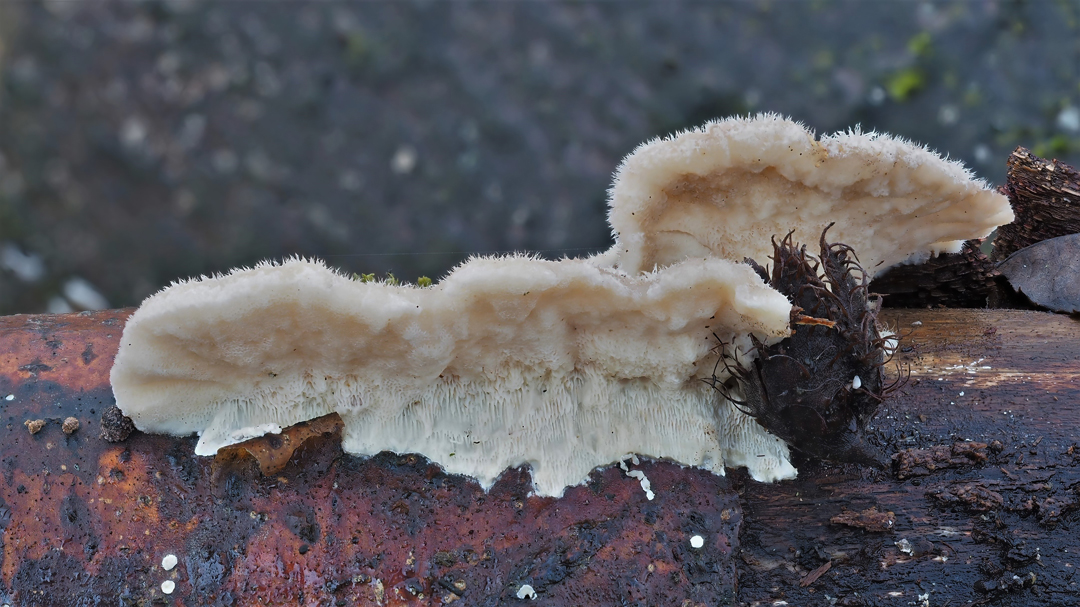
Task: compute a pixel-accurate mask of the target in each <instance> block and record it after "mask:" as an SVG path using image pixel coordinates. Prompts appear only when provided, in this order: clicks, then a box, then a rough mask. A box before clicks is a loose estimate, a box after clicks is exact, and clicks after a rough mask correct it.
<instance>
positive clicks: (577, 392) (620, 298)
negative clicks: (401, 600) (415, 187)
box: [112, 257, 794, 495]
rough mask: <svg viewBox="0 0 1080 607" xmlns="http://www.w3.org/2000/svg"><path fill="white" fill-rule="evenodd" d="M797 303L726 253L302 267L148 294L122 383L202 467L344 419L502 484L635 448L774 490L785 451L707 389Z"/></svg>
mask: <svg viewBox="0 0 1080 607" xmlns="http://www.w3.org/2000/svg"><path fill="white" fill-rule="evenodd" d="M790 307H791V306H790V303H789V302H788V301H787V299H786V298H784V297H783V296H782V295H780V294H779V293H778V292H776V291H774V290H773V289H771V288H770V287H768V286H766V285H765V283H764V282H763V281H762V280H761V278H760V277H758V276H757V275H756V274H755V273H754V271H753V270H752V269H751V268H750V267H749V266H746V265H743V264H736V263H734V262H731V261H728V260H723V259H716V258H709V259H696V260H688V261H685V262H683V263H679V264H675V265H673V266H671V267H668V268H665V269H663V270H661V271H659V272H655V273H650V274H642V275H635V276H628V275H626V274H625V273H623V272H621V271H618V270H613V269H610V268H599V267H596V266H595V265H593V264H592V263H589V262H588V261H583V260H562V261H543V260H538V259H531V258H527V257H506V258H498V259H473V260H470V261H469V262H467V263H465V264H464V265H462V266H461V267H459V268H457V269H456V270H455V271H454V272H452V273H451V274H450V275H449V276H447V277H446V278H445V279H444V280H442V281H441V282H440V283H438V284H437V285H434V286H432V287H427V288H423V289H421V288H417V287H410V286H404V285H399V286H393V285H389V284H386V283H374V282H367V283H365V282H360V281H354V280H351V279H349V278H347V277H345V276H342V275H340V274H337V273H335V272H334V271H332V270H330V269H327V268H326V267H325V266H324V265H322V264H321V263H316V262H309V261H303V260H291V261H288V262H285V263H284V264H281V265H271V264H264V265H260V266H258V267H256V268H254V269H246V270H237V271H234V272H233V273H231V274H229V275H227V276H220V277H217V278H212V279H204V280H196V281H190V282H185V283H180V284H175V285H173V286H171V287H169V288H168V289H166V290H164V291H162V292H160V293H158V294H157V295H154V296H153V297H151V298H149V299H148V300H147V301H146V302H144V303H143V305H142V307H140V308H139V310H138V311H136V312H135V314H133V315H132V317H131V318H130V319H129V320H128V323H127V326H126V327H125V329H124V337H123V341H122V345H121V348H120V351H119V353H118V354H117V357H116V363H115V366H114V367H113V372H112V383H113V390H114V392H115V394H116V397H117V406H119V407H120V408H121V409H122V410H123V411H124V414H125V415H128V416H129V417H131V418H132V420H133V421H134V422H135V425H136V426H137V427H139V428H140V429H142V430H144V431H149V432H164V433H169V434H177V435H183V434H189V433H192V432H198V433H200V439H199V442H198V445H197V446H196V453H198V454H200V455H212V454H214V453H215V452H216V451H217V450H218V449H219V448H221V447H223V446H226V445H230V444H234V443H236V442H239V441H238V440H237V439H240V438H243V437H248V436H251V435H252V434H253V431H254V430H255V429H260V428H262V429H274V428H277V427H285V426H289V425H292V424H295V423H298V422H301V421H303V420H306V419H311V418H314V417H318V416H320V415H325V414H328V413H330V412H334V411H336V412H338V413H339V414H340V415H341V418H342V420H343V421H344V422H345V429H344V438H343V447H344V449H345V450H346V451H348V452H350V453H355V454H361V455H373V454H376V453H379V452H380V451H384V450H388V451H395V452H398V453H420V454H423V455H425V456H427V457H429V458H431V459H432V460H434V461H436V462H438V463H440V464H441V465H442V466H443V467H444V468H445V469H446V470H447V471H448V472H452V473H461V474H468V475H471V476H474V477H476V478H477V479H478V480H479V481H480V483H481V484H482V485H483V486H485V487H487V486H490V485H491V483H492V482H493V481H494V480H495V478H496V477H497V476H498V475H499V474H500V473H501V472H502V471H503V470H505V469H506V468H508V467H513V466H519V465H522V464H526V463H528V464H531V466H532V474H533V481H534V483H535V485H536V489H537V492H538V493H540V494H543V495H561V494H562V492H563V489H564V488H565V487H566V486H567V485H574V484H578V483H580V482H582V481H584V480H585V479H586V477H587V476H588V474H589V472H590V471H591V470H592V469H593V468H595V467H596V466H600V465H604V464H609V463H612V462H615V461H617V460H618V459H619V457H620V456H622V455H623V454H625V453H642V454H646V455H649V456H652V457H656V458H664V457H667V458H671V459H674V460H676V461H679V462H682V463H684V464H688V465H694V466H701V467H703V468H706V469H708V470H712V471H713V472H716V473H718V474H722V473H723V466H724V465H725V463H727V464H728V465H734V466H748V467H749V468H750V472H751V474H752V475H753V476H754V477H755V478H758V479H761V480H775V479H778V478H787V477H791V476H792V475H793V474H794V468H792V467H791V464H790V463H788V459H787V456H788V452H787V448H786V446H785V445H784V444H783V443H782V442H780V441H778V440H777V439H775V438H774V437H772V436H770V435H768V434H766V433H765V431H764V430H762V429H761V428H760V426H758V424H757V423H756V422H754V421H753V420H752V419H751V418H749V417H747V416H745V415H743V414H742V413H740V412H739V411H738V410H737V409H735V407H734V406H733V405H731V404H730V403H726V402H718V398H717V393H716V391H715V390H713V389H712V388H711V387H710V386H709V385H708V384H706V383H705V382H704V381H703V379H704V378H706V377H709V376H710V375H711V374H712V372H713V369H714V367H715V364H716V356H717V352H716V351H715V350H716V345H717V342H716V337H714V334H715V335H716V336H717V337H720V338H721V339H723V340H724V341H725V342H727V343H735V344H739V345H741V346H742V348H743V350H744V351H745V350H747V349H748V348H749V346H750V343H749V338H748V335H749V334H750V333H753V334H755V335H757V336H758V337H759V338H760V339H767V340H775V339H779V338H782V337H784V336H785V335H786V334H787V331H788V317H789V312H790ZM451 454H454V455H453V456H452V457H451Z"/></svg>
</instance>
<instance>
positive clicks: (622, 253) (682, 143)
mask: <svg viewBox="0 0 1080 607" xmlns="http://www.w3.org/2000/svg"><path fill="white" fill-rule="evenodd" d="M1012 219H1013V214H1012V210H1011V209H1010V208H1009V204H1008V201H1007V200H1006V199H1005V197H1004V196H1002V195H1001V194H999V193H998V192H996V191H994V190H993V189H991V188H990V187H989V186H988V185H987V184H986V183H985V182H983V181H982V180H978V179H975V178H974V176H973V175H972V174H971V172H970V171H969V170H967V169H966V168H964V166H963V165H961V164H960V163H958V162H953V161H949V160H946V159H944V158H942V157H940V156H938V155H937V154H935V153H934V152H931V151H930V150H928V149H926V148H925V147H921V146H916V145H914V144H912V143H910V142H908V141H905V140H904V139H901V138H898V137H893V136H890V135H885V134H881V133H862V132H860V131H859V130H857V129H856V130H851V131H847V132H841V133H836V134H833V135H828V136H825V137H821V138H820V139H815V137H814V133H813V132H811V131H809V130H807V129H806V128H805V127H804V126H802V125H800V124H798V123H796V122H792V121H791V120H786V119H784V118H782V117H780V116H777V115H775V114H762V115H759V116H756V117H754V118H731V119H727V120H718V121H713V122H709V123H707V124H705V125H704V126H702V127H701V128H698V129H693V130H690V131H686V132H683V133H680V134H678V135H676V136H674V137H670V138H667V139H658V140H653V141H650V142H648V143H644V144H642V145H641V146H639V147H638V148H637V149H636V150H634V151H633V153H631V154H630V155H629V156H627V157H626V159H625V160H623V162H622V164H621V165H620V166H619V169H618V171H617V173H616V177H615V184H614V186H612V188H611V191H610V208H609V210H608V221H609V223H610V224H611V227H612V230H613V231H614V234H615V238H616V243H615V246H614V247H612V249H611V251H609V252H608V253H607V254H606V255H608V256H609V257H608V259H609V261H611V262H613V263H617V264H618V266H619V267H620V268H622V269H623V270H625V271H627V272H641V271H645V270H650V269H652V268H654V267H658V266H663V265H667V264H670V263H672V262H675V261H678V260H680V259H684V258H687V257H702V256H709V255H711V256H716V257H721V258H725V259H737V260H742V259H743V258H747V257H748V258H751V259H757V260H764V259H766V258H767V257H768V256H769V255H771V254H772V245H771V244H770V243H771V240H772V238H773V237H779V236H782V235H784V234H787V233H788V232H792V233H793V237H794V239H795V241H796V242H814V241H816V240H817V239H818V237H819V236H820V235H821V233H822V232H823V231H824V229H825V228H826V226H828V225H829V224H833V223H835V224H836V225H835V227H834V228H833V229H832V230H831V231H830V237H831V238H832V239H833V242H842V243H844V244H846V245H848V246H849V247H851V248H852V249H853V250H855V251H856V252H857V253H858V255H859V259H860V261H861V263H862V266H863V267H864V268H866V270H867V271H868V273H869V277H870V278H873V277H874V276H875V275H876V274H878V273H880V272H882V271H883V270H885V269H887V268H889V267H891V266H894V265H897V264H900V263H904V262H919V261H925V260H926V259H928V258H929V257H930V256H931V255H932V254H937V253H940V252H953V253H955V252H957V251H959V250H960V246H961V244H962V243H963V242H964V241H965V240H970V239H972V238H981V237H984V236H987V235H988V234H989V233H990V232H991V231H993V229H994V228H996V227H997V226H999V225H1002V224H1006V223H1009V222H1011V221H1012Z"/></svg>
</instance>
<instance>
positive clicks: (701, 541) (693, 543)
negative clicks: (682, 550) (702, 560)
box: [690, 535, 705, 550]
mask: <svg viewBox="0 0 1080 607" xmlns="http://www.w3.org/2000/svg"><path fill="white" fill-rule="evenodd" d="M704 545H705V538H703V537H701V536H700V535H695V536H694V537H692V538H690V547H691V548H693V549H695V550H697V549H700V548H701V547H703V546H704Z"/></svg>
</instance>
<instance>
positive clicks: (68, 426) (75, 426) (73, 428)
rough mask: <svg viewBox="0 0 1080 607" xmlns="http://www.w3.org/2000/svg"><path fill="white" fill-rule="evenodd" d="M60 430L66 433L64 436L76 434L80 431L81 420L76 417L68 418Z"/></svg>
mask: <svg viewBox="0 0 1080 607" xmlns="http://www.w3.org/2000/svg"><path fill="white" fill-rule="evenodd" d="M60 429H61V430H63V431H64V434H75V433H76V432H78V431H79V420H78V419H77V418H74V417H68V418H66V419H65V420H64V423H63V425H61V426H60Z"/></svg>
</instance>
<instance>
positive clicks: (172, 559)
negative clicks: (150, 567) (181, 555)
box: [161, 554, 177, 571]
mask: <svg viewBox="0 0 1080 607" xmlns="http://www.w3.org/2000/svg"><path fill="white" fill-rule="evenodd" d="M176 562H177V560H176V555H175V554H166V555H165V558H163V559H161V568H162V569H164V570H165V571H172V569H173V567H176Z"/></svg>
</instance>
